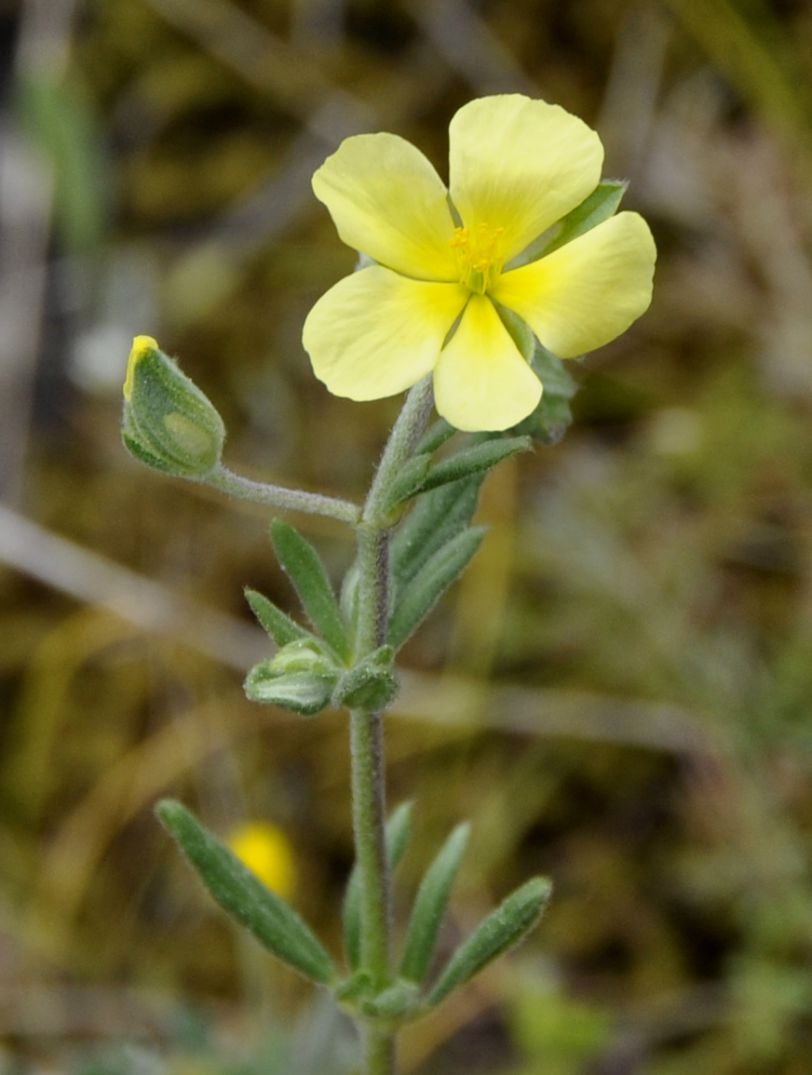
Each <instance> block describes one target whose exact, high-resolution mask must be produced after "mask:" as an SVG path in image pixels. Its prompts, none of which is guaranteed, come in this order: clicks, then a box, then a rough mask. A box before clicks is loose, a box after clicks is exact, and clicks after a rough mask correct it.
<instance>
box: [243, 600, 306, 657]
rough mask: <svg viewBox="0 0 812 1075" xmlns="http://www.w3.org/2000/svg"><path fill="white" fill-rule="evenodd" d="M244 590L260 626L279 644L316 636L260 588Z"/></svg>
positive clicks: (283, 644) (284, 644)
mask: <svg viewBox="0 0 812 1075" xmlns="http://www.w3.org/2000/svg"><path fill="white" fill-rule="evenodd" d="M243 592H244V593H245V599H246V601H247V602H248V604H249V606H250V608H251V611H252V612H253V613H254V615H255V616H256V618H257V620H258V622H259V625H260V627H262V628H263V630H264V631H265V632H266V633H267V634H268V635H270V637H271V638H272V639H273V640H274V642H275V643H276V644H277V646H286V645H288V643H289V642H296V641H297V640H299V639H302V638H309V639H313V638H315V635H312V634H311V633H310V631H307V630H306V629H305V628H304V627H300V626H299V624H298V623H296V621H295V620H292V619H291V618H290V616H288V615H287V613H285V612H283V611H282V609H281V608H278V607H277V606H276V605H275V604H274V603H273V601H271V600H269V599H268V598H267V597H265V596H264V594H261V593H259V591H258V590H252V589H251V588H250V587H248V586H246V588H245V590H244V591H243Z"/></svg>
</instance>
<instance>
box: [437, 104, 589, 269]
mask: <svg viewBox="0 0 812 1075" xmlns="http://www.w3.org/2000/svg"><path fill="white" fill-rule="evenodd" d="M449 137H450V150H451V152H450V178H451V182H450V188H451V200H452V201H453V203H454V206H455V208H456V209H457V211H458V212H459V214H460V216H461V217H462V221H463V224H464V225H465V226H466V227H467V228H468V229H469V231H470V230H471V229H472V228H478V227H479V226H480V225H485V226H487V227H488V228H491V229H493V228H497V227H501V228H504V229H505V232H504V235H503V240H502V242H503V254H504V259H505V260H506V261H509V260H510V259H511V258H513V257H515V256H516V255H517V254H519V253H520V252H521V251H522V250H524V248H525V247H526V246H527V245H528V244H529V243H531V242H532V241H533V239H535V238H536V237H537V236H539V235H541V233H542V232H543V231H546V230H547V228H549V227H550V225H552V224H554V223H555V222H556V221H557V220H560V219H561V217H563V216H565V215H566V214H567V213H568V212H569V211H570V210H571V209H574V208H575V206H576V205H579V204H580V203H581V202H582V201H583V200H584V198H585V197H586V196H587V195H588V194H591V192H592V191H593V190H594V189H595V187H596V186H597V185H598V181H599V179H600V175H601V165H602V164H603V147H602V146H601V142H600V139H599V138H598V136H597V134H596V133H595V132H594V131H593V130H590V128H589V127H587V125H586V124H585V123H584V122H583V121H582V120H580V119H578V117H577V116H572V115H570V113H569V112H566V111H565V110H564V109H563V108H560V107H559V106H558V105H551V104H547V102H546V101H536V100H532V99H531V98H529V97H523V96H522V95H521V94H518V93H512V94H503V95H500V96H496V97H481V98H479V99H478V100H475V101H471V102H470V103H469V104H467V105H463V107H462V108H461V109H460V110H459V111H458V112H457V114H456V115H455V116H454V118H453V119H452V121H451V125H450V128H449Z"/></svg>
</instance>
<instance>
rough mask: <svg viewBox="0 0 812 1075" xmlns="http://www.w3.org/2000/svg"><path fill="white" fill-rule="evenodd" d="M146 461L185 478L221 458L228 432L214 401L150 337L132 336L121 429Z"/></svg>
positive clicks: (205, 470) (128, 444)
mask: <svg viewBox="0 0 812 1075" xmlns="http://www.w3.org/2000/svg"><path fill="white" fill-rule="evenodd" d="M121 436H122V440H123V441H124V445H125V447H126V448H127V449H128V450H129V451H130V452H131V453H132V455H134V456H135V457H136V459H139V460H140V461H141V462H142V463H146V464H147V465H148V466H151V467H155V468H156V469H157V470H163V471H165V472H167V473H169V474H176V475H178V476H180V477H184V478H197V477H202V476H203V475H205V474H208V473H209V471H211V470H212V469H213V468H214V467H215V466H217V464H218V463H219V462H220V456H221V454H222V451H223V443H224V441H225V436H226V431H225V427H224V425H223V420H222V418H221V417H220V415H219V414H218V413H217V411H216V410H215V408H214V406H213V404H212V403H211V401H210V400H209V399H208V398H207V397H206V396H205V395H204V394H203V393H202V392H201V391H200V389H199V388H198V387H197V385H196V384H194V383H193V382H192V381H191V380H189V378H188V377H187V376H186V375H185V374H184V373H182V372H181V370H180V368H179V367H178V365H177V363H176V362H175V361H173V359H171V358H169V357H168V356H167V355H165V354H164V353H163V351H161V349H160V348H159V347H158V344H157V343H156V342H155V340H154V339H152V337H151V336H136V337H135V339H134V340H133V346H132V350H131V351H130V358H129V362H128V364H127V379H126V380H125V382H124V415H123V420H122V430H121Z"/></svg>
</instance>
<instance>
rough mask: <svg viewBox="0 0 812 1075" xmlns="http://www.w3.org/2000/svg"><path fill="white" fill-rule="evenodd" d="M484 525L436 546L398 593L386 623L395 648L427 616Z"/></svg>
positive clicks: (468, 557)
mask: <svg viewBox="0 0 812 1075" xmlns="http://www.w3.org/2000/svg"><path fill="white" fill-rule="evenodd" d="M484 536H485V528H484V527H482V526H472V527H469V528H468V529H467V530H463V531H462V533H461V534H457V535H456V537H453V538H452V539H451V540H450V541H448V542H446V544H445V545H444V546H443V547H442V548H440V549H438V551H437V552H436V553H435V554H434V555H433V556H432V558H431V559H430V560H429V561H428V563H426V564H424V565H423V567H422V568H421V569H420V571H418V573H417V574H416V575H415V576H414V578H412V579H411V581H410V582H408V583H407V584H406V585H405V586H404V587H403V589H402V591H401V592H400V593H399V594H398V597H397V602H396V604H395V610H394V612H393V614H392V619H391V620H390V623H389V635H388V637H389V643H390V645H392V646H394V647H395V649H399V648H400V647H401V646H402V645H403V643H404V642H405V641H406V640H407V638H409V636H410V635H411V634H412V632H413V631H415V630H416V629H417V627H419V625H420V624H421V623H422V621H423V620H424V619H425V618H426V616H428V614H429V612H431V610H432V608H433V607H434V606H435V604H436V603H437V601H438V600H439V598H440V597H441V596H442V594H443V593H445V591H446V590H447V589H448V587H449V586H450V585H451V583H452V582H453V581H454V580H455V579H456V578H457V577H458V576H459V575H460V574H461V573H462V572H463V571H464V570H465V568H466V567H467V566H468V563H469V561H470V560H471V557H472V556H473V555H474V553H475V552H476V551H477V549H478V548H479V546H480V544H481V543H482V538H483V537H484Z"/></svg>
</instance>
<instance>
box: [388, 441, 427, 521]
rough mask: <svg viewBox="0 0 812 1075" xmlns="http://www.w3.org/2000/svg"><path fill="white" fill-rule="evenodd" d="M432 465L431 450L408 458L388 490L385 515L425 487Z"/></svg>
mask: <svg viewBox="0 0 812 1075" xmlns="http://www.w3.org/2000/svg"><path fill="white" fill-rule="evenodd" d="M430 466H431V455H430V453H429V452H421V453H420V454H419V455H413V456H412V457H411V459H407V460H406V462H405V463H404V464H403V466H402V467H401V468H400V470H399V471H398V473H397V475H396V477H395V480H394V481H393V482H392V484H391V486H390V487H389V489H388V490H387V496H386V500H385V501H384V506H383V512H382V514H383V515H385V516H386V515H388V514H389V513H390V512H392V511H393V510H394V509H395V508H396V507H398V505H400V504H403V503H404V502H405V501H406V500H409V499H410V498H411V497H413V496H415V495H416V494H417V493H419V492H420V491H421V490H422V489H423V487H424V484H425V479H426V475H427V474H428V472H429V467H430Z"/></svg>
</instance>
